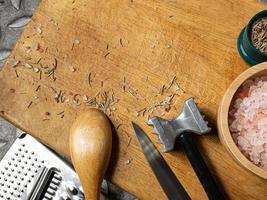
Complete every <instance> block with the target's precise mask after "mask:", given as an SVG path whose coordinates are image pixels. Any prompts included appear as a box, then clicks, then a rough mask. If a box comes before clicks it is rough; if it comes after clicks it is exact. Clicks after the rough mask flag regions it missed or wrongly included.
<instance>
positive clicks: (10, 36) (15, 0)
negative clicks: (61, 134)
mask: <svg viewBox="0 0 267 200" xmlns="http://www.w3.org/2000/svg"><path fill="white" fill-rule="evenodd" d="M39 2H40V0H0V71H1V69H2V67H3V64H4V62H5V60H6V58H7V57H8V56H9V54H10V53H11V50H12V48H13V47H14V45H15V44H16V41H17V39H18V37H19V36H20V34H21V32H22V31H23V28H24V27H25V26H26V25H27V23H28V22H29V20H30V18H31V16H32V14H33V12H34V11H35V9H36V8H37V6H38V4H39ZM0 92H1V91H0ZM20 133H21V131H20V130H19V129H17V128H16V127H15V126H13V125H11V124H10V123H8V122H7V121H5V120H3V119H1V118H0V160H1V159H2V158H3V156H4V155H5V153H6V152H7V151H8V149H9V148H10V146H11V145H12V144H13V142H14V141H15V139H16V137H17V136H18V135H19V134H20ZM102 187H103V188H102V190H103V192H104V194H105V195H106V196H107V199H111V200H134V199H136V198H134V197H133V196H131V195H130V194H128V193H126V192H123V191H122V190H120V189H118V188H117V187H116V186H114V185H113V184H111V183H109V182H107V181H104V182H103V184H102Z"/></svg>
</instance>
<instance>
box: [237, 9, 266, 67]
mask: <svg viewBox="0 0 267 200" xmlns="http://www.w3.org/2000/svg"><path fill="white" fill-rule="evenodd" d="M263 17H267V10H263V11H261V12H259V13H257V14H256V15H255V16H254V17H252V18H251V20H250V21H249V23H248V25H247V26H246V27H245V28H244V29H243V30H242V31H241V33H240V34H239V37H238V40H237V49H238V52H239V54H240V56H241V57H242V58H243V59H244V60H245V61H246V62H247V63H248V64H250V65H256V64H259V63H262V62H266V61H267V54H265V53H262V52H261V51H259V50H258V49H256V48H255V47H254V45H253V44H252V41H251V37H250V35H251V29H252V25H253V23H254V22H255V21H257V20H258V19H260V18H263Z"/></svg>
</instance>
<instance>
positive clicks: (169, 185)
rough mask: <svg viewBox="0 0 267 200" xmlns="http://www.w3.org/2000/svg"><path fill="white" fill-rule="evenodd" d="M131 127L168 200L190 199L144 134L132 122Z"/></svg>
mask: <svg viewBox="0 0 267 200" xmlns="http://www.w3.org/2000/svg"><path fill="white" fill-rule="evenodd" d="M132 127H133V129H134V131H135V134H136V137H137V139H138V142H139V144H140V146H141V148H142V150H143V153H144V155H145V157H146V159H147V161H148V163H149V165H150V167H151V169H152V171H153V172H154V174H155V176H156V178H157V179H158V181H159V184H160V185H161V187H162V189H163V191H164V192H165V194H166V195H167V197H168V199H171V200H189V199H191V198H190V197H189V195H188V194H187V192H186V191H185V189H184V187H183V186H182V184H181V183H180V182H179V180H178V179H177V178H176V176H175V174H174V173H173V171H172V170H171V168H170V167H169V165H168V164H167V162H166V161H165V160H164V158H163V157H162V156H161V154H160V153H159V151H158V150H157V149H156V147H155V146H154V145H153V143H152V142H151V140H150V139H149V138H148V136H147V135H146V133H145V132H144V131H143V130H142V129H141V128H140V127H139V126H138V125H137V124H135V123H134V122H132Z"/></svg>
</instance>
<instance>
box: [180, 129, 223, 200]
mask: <svg viewBox="0 0 267 200" xmlns="http://www.w3.org/2000/svg"><path fill="white" fill-rule="evenodd" d="M179 139H180V142H181V144H182V146H183V149H184V151H185V153H186V155H187V157H188V159H189V161H190V163H191V165H192V167H193V169H194V171H195V173H196V174H197V176H198V179H199V180H200V182H201V184H202V186H203V188H204V189H205V191H206V193H207V195H208V197H209V199H210V200H224V199H225V198H224V196H223V194H222V192H221V191H220V190H219V188H218V185H217V184H216V182H215V180H214V179H213V177H212V175H211V173H210V171H209V169H208V167H207V165H206V163H205V161H204V160H203V158H202V156H201V154H200V153H199V151H198V149H197V146H196V145H195V143H194V140H193V136H192V133H183V134H182V135H181V136H180V138H179Z"/></svg>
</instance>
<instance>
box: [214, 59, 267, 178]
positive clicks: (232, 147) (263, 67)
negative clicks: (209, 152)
mask: <svg viewBox="0 0 267 200" xmlns="http://www.w3.org/2000/svg"><path fill="white" fill-rule="evenodd" d="M263 75H265V76H267V62H265V63H261V64H258V65H255V66H254V67H251V68H249V69H247V70H246V71H244V72H243V73H242V74H240V75H239V76H238V77H237V78H236V79H235V80H234V81H233V82H232V84H231V85H230V86H229V88H228V89H227V90H226V92H225V94H224V96H223V98H222V101H221V104H220V106H219V109H218V113H217V127H218V132H219V137H220V140H221V142H222V144H223V145H224V146H225V148H226V149H227V151H228V152H229V153H230V155H231V156H232V158H233V159H234V160H235V161H237V163H238V164H239V165H240V166H242V167H243V168H245V169H247V170H249V171H250V172H252V173H254V174H256V175H258V176H260V177H262V178H264V179H267V171H265V170H263V169H261V168H260V167H258V166H256V165H255V164H253V163H252V162H251V161H250V160H248V159H247V158H246V157H245V156H244V155H243V154H242V152H241V151H240V150H239V149H238V147H237V145H236V144H235V142H234V140H233V138H232V135H231V133H230V130H229V125H228V112H229V108H230V105H231V103H232V100H233V98H234V95H235V93H236V92H237V90H238V89H239V88H240V86H241V85H242V84H243V83H244V81H246V80H247V79H253V78H256V77H258V76H263Z"/></svg>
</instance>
